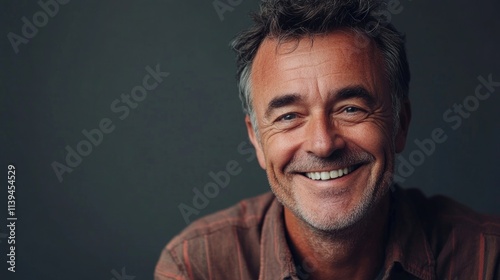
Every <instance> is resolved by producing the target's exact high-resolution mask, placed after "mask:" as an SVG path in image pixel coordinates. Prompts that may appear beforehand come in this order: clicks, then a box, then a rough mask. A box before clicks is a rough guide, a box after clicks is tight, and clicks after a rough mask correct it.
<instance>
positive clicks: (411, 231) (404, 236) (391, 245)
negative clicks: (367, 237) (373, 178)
mask: <svg viewBox="0 0 500 280" xmlns="http://www.w3.org/2000/svg"><path fill="white" fill-rule="evenodd" d="M391 208H392V209H391V220H390V231H389V239H388V242H387V248H386V258H385V269H386V274H385V276H386V277H387V275H388V273H389V272H390V271H391V270H392V269H394V267H395V264H396V263H399V264H400V265H401V266H402V268H403V269H404V270H405V271H406V272H408V273H410V274H412V275H413V276H415V277H417V278H419V279H426V280H427V279H433V278H434V276H435V258H434V256H433V253H432V250H431V246H430V244H429V242H428V240H427V237H426V235H425V232H424V229H423V224H422V223H423V221H422V219H421V218H420V217H419V215H418V212H417V209H416V205H415V204H414V202H413V201H412V199H411V198H410V197H409V194H408V191H404V190H403V189H401V187H399V186H395V187H394V188H393V191H392V202H391Z"/></svg>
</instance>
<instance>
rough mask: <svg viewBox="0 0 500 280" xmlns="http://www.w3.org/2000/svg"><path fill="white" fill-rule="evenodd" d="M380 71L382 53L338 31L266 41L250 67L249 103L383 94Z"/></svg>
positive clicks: (363, 40)
mask: <svg viewBox="0 0 500 280" xmlns="http://www.w3.org/2000/svg"><path fill="white" fill-rule="evenodd" d="M383 66H384V60H383V56H382V53H381V52H380V50H379V49H378V48H377V46H376V44H375V43H374V42H373V40H371V39H369V38H368V37H366V36H364V35H361V34H357V33H355V32H354V31H347V30H337V31H334V32H331V33H328V34H326V35H316V36H313V37H304V38H301V39H299V40H289V41H286V42H281V43H280V42H279V41H278V40H277V39H273V38H266V39H265V40H264V41H263V42H262V44H261V46H260V47H259V49H258V51H257V54H256V56H255V59H254V62H253V64H252V71H251V84H252V94H254V98H253V99H254V101H257V102H258V101H259V100H260V99H267V98H265V97H269V96H270V95H275V94H284V93H299V94H309V93H311V92H316V93H321V92H323V91H336V90H339V89H340V88H342V87H346V86H362V87H365V88H366V89H367V90H368V91H370V92H373V93H382V92H385V91H386V84H387V83H386V79H385V74H384V67H383ZM262 101H264V100H262ZM254 105H255V106H256V107H257V106H259V104H254Z"/></svg>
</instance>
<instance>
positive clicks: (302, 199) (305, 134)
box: [246, 30, 409, 231]
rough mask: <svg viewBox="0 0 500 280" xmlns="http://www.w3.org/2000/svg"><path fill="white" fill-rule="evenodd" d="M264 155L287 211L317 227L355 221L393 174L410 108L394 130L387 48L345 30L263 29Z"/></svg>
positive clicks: (259, 77) (256, 100)
mask: <svg viewBox="0 0 500 280" xmlns="http://www.w3.org/2000/svg"><path fill="white" fill-rule="evenodd" d="M251 70H252V71H251V84H252V98H253V108H254V111H255V114H256V120H257V126H258V127H257V129H258V132H259V137H257V136H256V134H255V132H254V130H253V127H252V124H251V122H250V120H249V118H248V117H247V118H246V123H247V128H248V133H249V136H250V139H251V141H252V143H253V145H254V146H255V148H256V150H257V155H258V159H259V163H260V165H261V167H262V168H264V169H265V170H266V173H267V176H268V179H269V183H270V185H271V189H272V191H273V192H274V193H275V195H276V197H277V198H278V199H279V201H280V202H281V203H282V204H283V205H284V206H285V214H287V213H286V212H289V213H288V214H290V213H291V214H292V215H293V217H295V218H297V219H300V220H302V221H305V222H306V223H307V224H309V225H310V226H312V227H313V228H316V229H319V230H323V231H335V230H340V229H344V228H346V227H349V226H351V225H353V224H355V223H356V222H357V221H359V220H360V219H361V218H362V217H364V216H365V215H366V213H368V212H369V210H370V209H372V206H375V205H377V203H378V202H379V201H380V200H381V198H382V197H383V195H384V194H385V193H387V190H388V189H389V186H390V184H391V180H392V176H391V174H392V171H393V168H394V154H395V152H400V151H401V150H402V149H403V147H404V143H405V140H406V130H407V129H406V128H407V126H408V122H409V116H407V114H409V112H407V111H406V110H405V109H408V108H409V107H406V106H402V108H404V109H403V110H402V111H401V113H400V117H401V120H402V121H401V122H400V125H399V126H400V129H399V130H398V131H394V128H395V126H394V123H393V111H392V105H391V104H392V103H391V94H390V87H389V84H388V82H387V79H386V78H385V71H384V60H383V57H382V53H381V52H380V51H379V50H378V49H377V48H376V46H375V44H374V43H371V44H370V45H368V46H366V45H365V46H363V48H362V49H360V48H359V36H358V37H357V36H356V35H355V33H353V32H350V31H345V30H339V31H334V32H331V33H328V34H327V35H321V36H319V35H318V36H315V37H314V38H313V41H311V39H310V38H309V37H306V38H303V39H301V40H300V41H299V42H298V43H297V41H293V40H292V41H290V42H285V43H281V44H278V41H277V40H274V39H265V40H264V41H263V42H262V44H261V46H260V47H259V50H258V52H257V54H256V57H255V59H254V62H253V65H252V69H251Z"/></svg>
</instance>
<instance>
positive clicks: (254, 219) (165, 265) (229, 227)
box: [155, 192, 275, 279]
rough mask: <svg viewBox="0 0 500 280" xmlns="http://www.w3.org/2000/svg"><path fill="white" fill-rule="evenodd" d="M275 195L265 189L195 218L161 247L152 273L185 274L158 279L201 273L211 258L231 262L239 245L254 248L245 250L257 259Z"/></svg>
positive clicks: (204, 271) (211, 260)
mask: <svg viewBox="0 0 500 280" xmlns="http://www.w3.org/2000/svg"><path fill="white" fill-rule="evenodd" d="M274 199H275V196H274V195H273V194H272V193H270V192H268V193H265V194H263V195H260V196H257V197H253V198H249V199H245V200H242V201H240V202H239V203H237V204H236V205H234V206H232V207H230V208H227V209H224V210H221V211H218V212H216V213H213V214H211V215H208V216H205V217H203V218H200V219H198V220H196V221H194V222H193V223H191V224H190V225H189V226H188V227H186V228H185V229H184V230H183V231H182V232H180V233H179V234H178V235H177V236H175V237H174V238H173V239H172V240H171V241H170V242H169V243H168V244H167V246H166V247H165V248H164V250H163V252H162V254H161V256H160V260H159V261H158V264H157V266H156V271H155V275H184V276H182V277H181V276H178V277H172V276H171V278H158V279H185V278H184V277H187V275H189V276H193V273H194V274H196V273H202V274H203V273H206V272H207V270H208V269H209V268H210V267H209V266H210V262H213V261H218V262H219V263H220V264H221V265H223V263H226V264H227V263H228V262H230V261H231V258H234V256H235V252H236V251H238V250H242V246H243V247H246V246H250V247H251V248H253V250H248V252H247V251H245V253H246V254H247V255H248V256H249V258H252V259H253V258H255V257H257V260H258V256H259V240H260V235H261V228H262V223H263V221H264V218H265V217H266V214H267V212H268V210H269V208H270V206H271V204H272V203H273V201H274ZM213 265H214V264H212V267H213ZM212 273H213V272H212Z"/></svg>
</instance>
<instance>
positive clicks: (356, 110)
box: [334, 106, 369, 123]
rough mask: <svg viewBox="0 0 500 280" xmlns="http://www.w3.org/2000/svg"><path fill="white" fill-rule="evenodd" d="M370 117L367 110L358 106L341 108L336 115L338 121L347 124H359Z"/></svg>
mask: <svg viewBox="0 0 500 280" xmlns="http://www.w3.org/2000/svg"><path fill="white" fill-rule="evenodd" d="M368 115H369V113H368V111H367V110H366V109H363V108H362V107H358V106H345V107H343V108H339V111H337V113H336V114H335V115H334V116H335V118H336V119H338V120H341V121H345V122H347V123H358V122H360V121H362V120H364V119H365V118H366V117H367V116H368Z"/></svg>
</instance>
